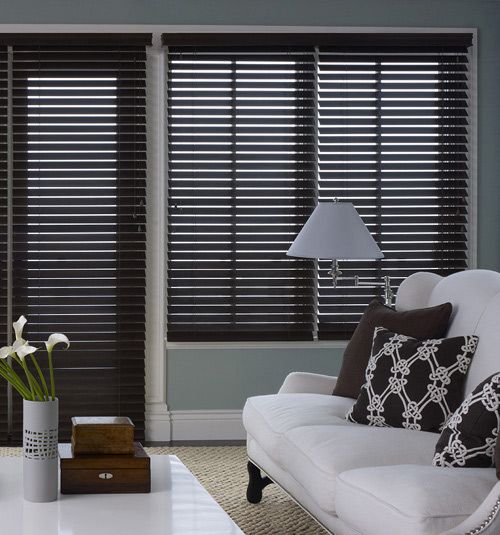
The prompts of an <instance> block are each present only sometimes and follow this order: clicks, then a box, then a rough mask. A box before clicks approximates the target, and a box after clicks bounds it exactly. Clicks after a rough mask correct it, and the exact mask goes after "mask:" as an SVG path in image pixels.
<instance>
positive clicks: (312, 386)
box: [278, 372, 337, 395]
mask: <svg viewBox="0 0 500 535" xmlns="http://www.w3.org/2000/svg"><path fill="white" fill-rule="evenodd" d="M336 382H337V378H336V377H332V376H331V375H320V374H319V373H308V372H292V373H289V374H288V375H287V376H286V377H285V380H284V381H283V384H282V386H281V388H280V389H279V392H278V394H300V393H313V392H314V393H315V394H327V395H330V394H331V393H332V392H333V389H334V388H335V383H336Z"/></svg>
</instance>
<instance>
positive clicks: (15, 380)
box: [0, 362, 30, 399]
mask: <svg viewBox="0 0 500 535" xmlns="http://www.w3.org/2000/svg"><path fill="white" fill-rule="evenodd" d="M0 375H1V376H2V377H3V378H4V379H5V380H6V381H8V382H9V383H10V384H11V385H12V386H13V387H14V388H15V389H16V390H17V391H18V392H19V394H21V396H22V397H23V398H25V399H28V398H29V395H30V391H29V389H28V388H27V387H26V385H25V384H24V383H23V381H22V379H21V378H20V377H19V375H17V373H16V372H15V371H14V370H13V369H12V368H11V367H10V366H9V365H8V364H5V363H4V362H1V363H0Z"/></svg>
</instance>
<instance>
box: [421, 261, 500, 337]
mask: <svg viewBox="0 0 500 535" xmlns="http://www.w3.org/2000/svg"><path fill="white" fill-rule="evenodd" d="M498 292H500V273H496V272H494V271H487V270H485V269H477V270H473V271H461V272H459V273H455V274H454V275H450V276H449V277H445V278H444V279H442V280H441V281H440V282H439V283H438V284H437V285H436V286H435V287H434V289H433V290H432V292H431V295H430V298H429V302H428V304H427V306H435V305H439V304H441V303H445V302H447V301H449V302H450V303H451V304H452V305H453V314H452V318H451V323H450V327H449V329H448V336H461V335H464V334H474V333H475V331H476V328H477V327H478V323H479V319H480V318H481V316H482V314H483V312H484V310H485V308H486V306H487V305H488V303H489V301H490V300H491V298H492V297H493V296H494V295H496V294H497V293H498Z"/></svg>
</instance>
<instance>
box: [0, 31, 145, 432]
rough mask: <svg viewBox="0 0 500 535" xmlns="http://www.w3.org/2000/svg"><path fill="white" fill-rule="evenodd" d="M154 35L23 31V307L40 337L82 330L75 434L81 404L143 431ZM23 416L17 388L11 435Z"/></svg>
mask: <svg viewBox="0 0 500 535" xmlns="http://www.w3.org/2000/svg"><path fill="white" fill-rule="evenodd" d="M27 37H28V38H27ZM150 42H151V36H149V35H140V36H137V35H129V36H126V35H125V36H123V35H122V36H118V35H114V36H105V35H102V36H101V35H99V36H94V37H93V36H90V35H86V36H74V37H71V36H59V37H57V36H41V37H40V38H38V37H33V38H32V39H31V40H30V39H29V36H18V37H17V40H15V44H14V46H13V47H12V60H11V61H12V63H11V70H12V102H11V104H10V105H11V106H12V116H13V136H12V152H13V176H12V185H13V196H12V205H13V227H12V231H13V243H12V247H13V262H12V265H11V269H12V278H13V286H12V315H13V317H14V319H17V317H18V316H19V315H21V314H24V315H25V316H26V317H27V319H28V325H27V328H26V330H25V335H26V336H25V337H26V338H28V339H29V340H30V342H34V343H35V345H41V344H42V343H43V341H44V340H46V339H47V336H48V335H49V334H50V333H51V332H63V333H65V334H67V336H68V337H69V338H70V340H71V348H70V350H68V351H67V352H62V351H60V352H58V353H57V355H56V357H55V364H56V371H55V376H56V387H57V391H58V397H59V399H60V438H61V439H62V440H67V439H68V438H69V436H70V428H71V422H70V417H71V416H76V415H117V414H119V415H126V416H129V417H130V418H131V419H132V420H133V421H134V423H135V425H136V438H137V439H143V438H144V339H145V302H144V300H145V231H146V228H145V224H146V221H145V173H146V132H145V123H146V103H145V91H146V48H145V47H146V45H147V44H150ZM1 65H3V63H2V64H1ZM2 95H3V93H2ZM2 102H3V101H2ZM2 109H3V107H2ZM2 139H4V138H3V137H2ZM2 173H3V171H2ZM2 177H3V174H2ZM2 180H4V179H3V178H2ZM2 184H3V182H2ZM0 191H2V192H3V188H2V189H1V190H0ZM2 194H3V193H2ZM2 202H4V201H3V197H2ZM2 217H4V216H2ZM2 221H3V219H2ZM2 298H3V296H2ZM2 303H3V301H2ZM2 320H3V316H2ZM8 328H9V327H8ZM21 425H22V400H21V399H20V398H19V396H17V395H15V396H14V400H13V415H12V429H11V439H12V441H17V440H19V439H20V437H21Z"/></svg>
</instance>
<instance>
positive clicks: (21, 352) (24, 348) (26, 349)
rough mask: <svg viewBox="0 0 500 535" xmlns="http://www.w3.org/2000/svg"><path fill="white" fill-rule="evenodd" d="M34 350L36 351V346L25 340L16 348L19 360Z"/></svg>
mask: <svg viewBox="0 0 500 535" xmlns="http://www.w3.org/2000/svg"><path fill="white" fill-rule="evenodd" d="M35 351H37V348H36V347H33V346H30V345H29V343H28V342H26V343H25V344H22V345H20V346H19V347H18V348H17V349H16V353H17V356H18V357H19V358H20V359H21V360H24V359H25V358H26V357H27V356H28V355H31V354H32V353H34V352H35Z"/></svg>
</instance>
